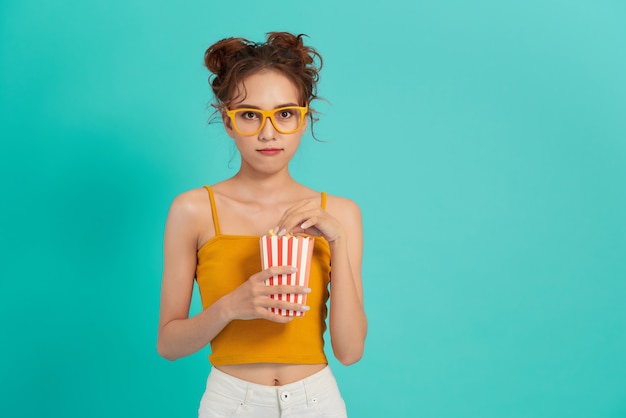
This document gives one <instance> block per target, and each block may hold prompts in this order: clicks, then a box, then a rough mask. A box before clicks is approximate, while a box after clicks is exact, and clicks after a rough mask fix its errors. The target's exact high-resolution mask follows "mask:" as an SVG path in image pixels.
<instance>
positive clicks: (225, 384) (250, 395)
mask: <svg viewBox="0 0 626 418" xmlns="http://www.w3.org/2000/svg"><path fill="white" fill-rule="evenodd" d="M210 383H213V384H217V385H219V386H220V389H222V395H226V396H228V397H231V398H232V399H236V400H238V401H243V402H245V403H246V404H252V405H258V406H268V407H279V408H280V409H286V408H288V407H289V406H291V405H302V404H305V403H306V404H307V405H309V406H311V405H314V404H316V403H317V396H318V395H319V394H321V393H324V392H327V391H328V390H337V391H338V390H339V389H338V388H337V382H336V380H335V376H334V375H333V374H332V372H331V370H330V367H329V366H326V367H325V368H323V369H322V370H320V371H319V372H317V373H315V374H312V375H311V376H309V377H306V378H304V379H302V380H298V381H297V382H293V383H289V384H286V385H282V386H266V385H259V384H257V383H250V382H247V381H245V380H241V379H238V378H236V377H234V376H231V375H229V374H226V373H224V372H222V371H221V370H219V369H216V368H215V367H213V368H212V369H211V373H210V374H209V378H208V380H207V387H208V386H209V384H210Z"/></svg>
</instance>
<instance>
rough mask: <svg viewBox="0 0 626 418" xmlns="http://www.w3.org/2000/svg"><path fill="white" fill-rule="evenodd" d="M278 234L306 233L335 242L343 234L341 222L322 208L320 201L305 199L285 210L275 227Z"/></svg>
mask: <svg viewBox="0 0 626 418" xmlns="http://www.w3.org/2000/svg"><path fill="white" fill-rule="evenodd" d="M274 231H276V233H277V234H278V235H284V234H287V233H293V234H297V233H305V234H309V235H315V236H322V237H324V238H325V239H326V241H328V242H333V241H335V240H337V238H339V237H341V236H342V235H343V233H344V232H343V226H342V225H341V223H340V222H339V221H338V220H337V219H336V218H334V217H333V216H331V215H330V214H329V213H328V212H326V211H325V210H324V209H322V208H321V207H320V205H319V202H316V201H312V200H304V201H302V202H299V203H296V204H295V205H293V206H292V207H290V208H289V209H287V210H286V211H285V213H284V214H283V217H282V218H281V219H280V221H279V222H278V226H277V227H276V229H274Z"/></svg>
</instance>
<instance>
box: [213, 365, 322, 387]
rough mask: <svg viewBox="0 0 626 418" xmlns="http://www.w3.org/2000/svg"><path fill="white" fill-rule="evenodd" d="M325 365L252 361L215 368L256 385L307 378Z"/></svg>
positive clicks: (281, 383)
mask: <svg viewBox="0 0 626 418" xmlns="http://www.w3.org/2000/svg"><path fill="white" fill-rule="evenodd" d="M326 366H327V365H326V364H280V363H254V364H226V365H221V366H216V368H217V369H219V370H221V371H223V372H224V373H226V374H229V375H231V376H233V377H236V378H238V379H241V380H245V381H248V382H251V383H256V384H258V385H266V386H282V385H287V384H289V383H293V382H297V381H298V380H302V379H304V378H307V377H309V376H311V375H313V374H315V373H317V372H319V371H320V370H322V369H324V368H325V367H326Z"/></svg>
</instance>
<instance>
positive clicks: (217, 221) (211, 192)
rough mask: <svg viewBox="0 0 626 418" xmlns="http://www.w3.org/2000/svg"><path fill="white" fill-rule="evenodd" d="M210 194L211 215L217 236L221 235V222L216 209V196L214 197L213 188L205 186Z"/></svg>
mask: <svg viewBox="0 0 626 418" xmlns="http://www.w3.org/2000/svg"><path fill="white" fill-rule="evenodd" d="M204 188H205V189H207V191H208V192H209V200H210V201H211V213H212V214H213V225H214V227H215V236H218V235H220V222H219V220H218V218H217V209H216V208H215V196H213V189H212V188H211V186H204Z"/></svg>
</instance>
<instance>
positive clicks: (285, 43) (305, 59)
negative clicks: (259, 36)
mask: <svg viewBox="0 0 626 418" xmlns="http://www.w3.org/2000/svg"><path fill="white" fill-rule="evenodd" d="M304 36H306V35H304V34H300V35H294V34H291V33H289V32H270V33H268V34H267V44H268V45H271V46H274V47H276V48H280V49H282V50H284V51H285V52H286V53H288V54H292V55H296V57H295V58H297V59H298V60H299V61H300V62H301V64H302V66H306V65H310V64H312V63H313V56H314V55H317V54H315V53H314V51H313V50H312V49H311V48H309V47H307V46H305V45H304V41H303V39H302V38H303V37H304Z"/></svg>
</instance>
